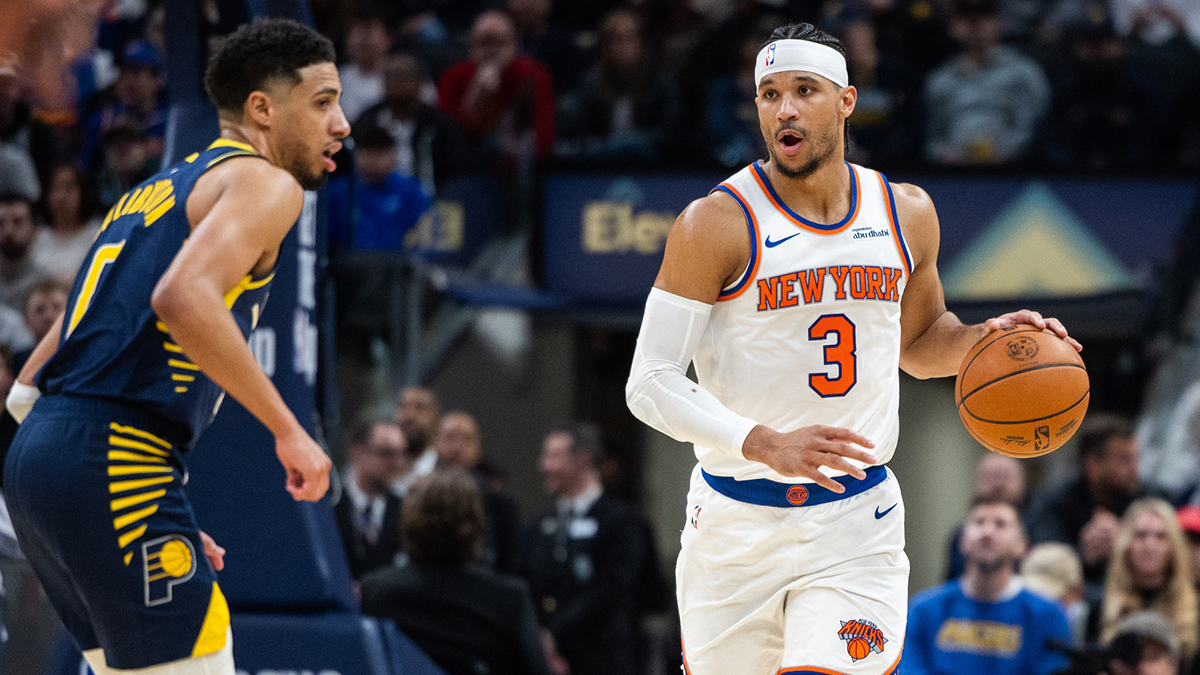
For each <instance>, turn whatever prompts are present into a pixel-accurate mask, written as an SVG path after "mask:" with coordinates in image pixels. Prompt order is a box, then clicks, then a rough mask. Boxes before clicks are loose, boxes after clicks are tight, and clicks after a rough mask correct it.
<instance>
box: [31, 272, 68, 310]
mask: <svg viewBox="0 0 1200 675" xmlns="http://www.w3.org/2000/svg"><path fill="white" fill-rule="evenodd" d="M55 292H58V293H62V294H63V295H70V294H71V287H70V286H68V285H67V283H66V282H64V281H62V280H60V279H54V278H45V279H38V280H37V281H35V282H34V283H33V284H31V285H30V286H29V288H28V289H26V290H25V302H24V304H22V305H21V306H22V308H23V309H29V301H30V300H32V299H33V296H35V295H40V294H42V293H55Z"/></svg>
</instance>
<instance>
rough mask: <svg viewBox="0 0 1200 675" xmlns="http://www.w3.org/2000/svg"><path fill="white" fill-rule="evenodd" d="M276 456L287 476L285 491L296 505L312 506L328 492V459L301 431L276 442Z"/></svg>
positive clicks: (310, 438) (277, 439)
mask: <svg viewBox="0 0 1200 675" xmlns="http://www.w3.org/2000/svg"><path fill="white" fill-rule="evenodd" d="M275 454H276V455H277V456H278V457H279V463H280V464H282V465H283V469H284V471H286V472H287V491H288V494H290V495H291V496H292V499H295V500H296V501H306V502H315V501H317V500H318V499H320V498H321V497H324V496H325V491H326V490H328V489H329V469H330V468H331V467H332V466H333V464H332V462H330V461H329V455H326V454H325V451H324V450H322V449H321V446H319V445H317V442H316V441H314V440H313V439H312V437H311V436H309V435H308V434H307V433H306V432H304V431H298V432H296V433H293V434H290V435H288V436H278V437H276V438H275Z"/></svg>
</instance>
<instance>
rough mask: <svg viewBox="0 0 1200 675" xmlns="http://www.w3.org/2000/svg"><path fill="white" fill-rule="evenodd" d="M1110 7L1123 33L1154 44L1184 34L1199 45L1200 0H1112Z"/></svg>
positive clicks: (1165, 41)
mask: <svg viewBox="0 0 1200 675" xmlns="http://www.w3.org/2000/svg"><path fill="white" fill-rule="evenodd" d="M1111 6H1112V12H1113V19H1114V21H1115V22H1116V25H1117V29H1118V30H1119V31H1121V34H1122V35H1137V37H1138V38H1139V39H1141V40H1144V41H1146V42H1148V43H1150V44H1153V45H1162V44H1166V43H1167V42H1169V41H1170V40H1172V39H1174V38H1175V37H1183V38H1185V39H1187V40H1190V41H1191V43H1192V44H1193V45H1195V46H1196V47H1198V48H1200V3H1197V2H1195V1H1194V0H1112V4H1111Z"/></svg>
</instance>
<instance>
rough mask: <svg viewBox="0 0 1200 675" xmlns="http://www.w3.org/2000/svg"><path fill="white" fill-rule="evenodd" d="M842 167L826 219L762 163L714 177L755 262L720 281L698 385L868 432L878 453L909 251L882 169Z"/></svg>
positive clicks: (771, 409) (767, 408)
mask: <svg viewBox="0 0 1200 675" xmlns="http://www.w3.org/2000/svg"><path fill="white" fill-rule="evenodd" d="M846 167H847V170H848V171H849V172H850V210H849V213H848V214H847V215H846V217H845V218H844V219H843V220H841V221H840V222H837V223H833V224H828V225H826V224H820V223H815V222H812V221H810V220H806V219H804V218H802V217H800V216H799V215H797V214H796V213H795V212H794V211H792V210H791V209H790V208H788V206H787V204H785V203H784V202H783V200H782V199H780V198H779V195H778V194H776V192H775V190H774V188H773V187H772V186H771V183H770V181H769V180H768V178H767V174H766V172H765V171H764V169H763V168H762V166H761V165H760V164H759V163H755V164H752V165H750V166H748V167H746V168H745V169H742V170H741V171H739V172H738V173H737V174H735V175H733V176H732V177H731V178H729V179H728V180H726V181H725V182H723V183H721V184H720V185H718V186H717V187H716V188H714V189H713V191H714V192H716V191H717V190H720V191H722V192H725V193H726V194H728V195H729V196H731V197H733V199H734V200H735V201H736V202H737V203H738V206H740V207H741V210H742V213H743V215H744V216H745V218H746V226H747V227H748V228H749V231H750V242H751V252H750V262H749V264H748V265H747V266H746V270H745V272H743V274H742V275H741V277H740V278H739V279H738V280H737V282H736V283H734V284H732V285H731V286H729V287H727V288H725V289H724V290H722V291H721V293H720V295H719V297H718V301H717V303H716V304H715V306H714V307H713V310H712V314H711V316H710V318H709V323H708V327H707V329H706V331H705V335H704V336H703V337H702V338H701V341H700V346H699V349H698V350H697V352H696V356H695V359H694V363H695V367H696V375H697V376H698V378H699V383H700V385H701V386H703V387H704V388H705V389H706V390H708V391H709V392H711V393H712V394H713V395H714V396H716V397H717V399H718V400H720V401H721V402H722V403H723V404H724V405H725V406H726V407H728V408H729V409H730V410H732V411H734V412H736V413H738V414H739V415H743V416H745V417H748V418H750V419H752V420H755V421H756V422H758V423H760V424H763V425H766V426H768V427H770V428H771V429H774V430H776V431H780V432H787V431H793V430H795V429H798V428H800V427H804V426H809V425H813V424H822V425H828V426H835V427H845V428H847V429H851V430H853V431H855V432H857V433H859V434H861V435H863V436H865V437H866V438H868V439H870V440H871V441H873V442H874V443H875V448H874V449H873V450H870V451H869V452H872V453H873V454H874V455H875V457H876V458H878V460H879V462H880V463H883V462H886V461H887V460H888V459H890V458H891V456H892V453H893V451H894V450H895V447H896V437H897V434H898V431H899V417H898V409H899V389H900V374H899V363H900V298H901V296H902V295H903V293H904V287H905V284H906V282H907V280H908V277H909V275H910V273H911V271H912V258H911V257H910V256H909V253H908V249H907V247H906V246H905V243H904V239H903V237H902V236H901V233H900V227H899V221H898V219H897V217H896V201H895V197H894V196H893V194H892V190H891V186H890V184H889V183H888V182H887V179H886V178H884V176H883V175H882V174H880V173H878V172H875V171H872V170H870V169H866V168H863V167H860V166H856V165H853V164H850V163H846ZM696 456H697V459H699V461H700V464H701V466H702V467H703V468H704V469H705V470H706V471H708V472H709V473H710V474H713V475H716V476H730V477H733V478H736V479H739V480H748V479H756V478H767V479H771V480H776V481H780V482H795V479H794V478H785V477H783V476H781V475H779V474H777V473H776V472H775V471H773V470H771V469H770V468H768V467H767V466H766V465H765V464H762V463H759V462H751V461H748V460H745V459H741V458H737V457H731V456H730V455H728V454H726V453H722V452H720V451H718V450H715V449H713V448H707V447H704V446H702V445H696ZM852 463H854V464H855V465H856V466H857V465H860V464H861V463H858V462H852ZM823 470H824V473H827V474H829V475H840V474H842V473H843V472H840V471H833V470H831V469H828V468H824V469H823Z"/></svg>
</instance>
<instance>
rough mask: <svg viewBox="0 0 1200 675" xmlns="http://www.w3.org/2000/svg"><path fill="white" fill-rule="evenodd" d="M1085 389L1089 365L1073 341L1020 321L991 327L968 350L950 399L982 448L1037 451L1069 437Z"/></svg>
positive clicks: (1018, 453)
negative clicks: (1087, 365)
mask: <svg viewBox="0 0 1200 675" xmlns="http://www.w3.org/2000/svg"><path fill="white" fill-rule="evenodd" d="M1090 391H1091V390H1090V385H1089V382H1088V374H1087V368H1086V367H1085V366H1084V365H1083V359H1081V358H1079V353H1078V352H1076V351H1075V349H1074V348H1073V347H1071V345H1069V344H1067V343H1066V342H1064V341H1063V340H1062V338H1060V337H1058V336H1057V335H1055V334H1053V333H1050V332H1047V331H1042V330H1039V329H1038V328H1037V327H1035V326H1030V325H1028V324H1022V325H1019V326H1014V327H1012V328H1005V329H1003V330H998V331H994V332H992V333H989V334H988V335H987V337H985V338H983V339H982V340H980V341H979V343H978V344H976V345H975V346H974V347H972V348H971V351H969V352H967V356H966V358H964V359H963V362H962V366H960V367H959V369H958V379H957V380H956V381H955V383H954V401H955V404H956V405H957V406H958V416H959V417H960V418H962V421H963V425H965V426H966V427H967V431H969V432H970V433H971V435H972V436H974V437H975V440H977V441H979V442H980V443H982V444H983V445H984V447H986V448H988V449H989V450H994V451H996V452H999V453H1001V454H1004V455H1008V456H1010V457H1037V456H1039V455H1044V454H1046V453H1048V452H1051V451H1053V450H1056V449H1058V448H1059V447H1060V446H1062V444H1063V443H1066V442H1067V440H1068V439H1070V438H1071V436H1072V435H1073V434H1074V433H1075V430H1076V429H1078V428H1079V423H1080V422H1082V421H1083V416H1084V414H1085V413H1086V412H1087V407H1088V397H1089V395H1090Z"/></svg>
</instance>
